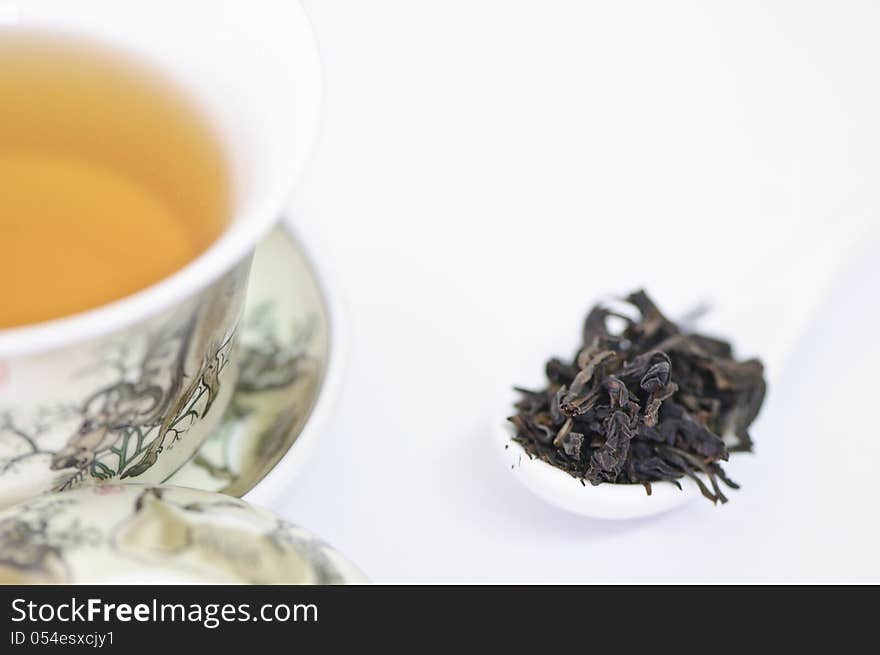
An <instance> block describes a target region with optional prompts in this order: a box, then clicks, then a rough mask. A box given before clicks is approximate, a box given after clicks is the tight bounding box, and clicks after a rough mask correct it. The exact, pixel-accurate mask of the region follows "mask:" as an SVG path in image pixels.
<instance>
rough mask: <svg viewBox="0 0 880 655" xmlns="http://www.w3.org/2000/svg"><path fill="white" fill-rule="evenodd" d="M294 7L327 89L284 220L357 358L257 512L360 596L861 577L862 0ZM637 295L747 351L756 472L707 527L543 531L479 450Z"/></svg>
mask: <svg viewBox="0 0 880 655" xmlns="http://www.w3.org/2000/svg"><path fill="white" fill-rule="evenodd" d="M305 5H306V7H307V9H308V11H309V13H310V14H311V16H312V18H313V21H314V26H315V31H316V33H317V36H318V40H319V42H320V46H321V49H322V55H323V59H324V65H325V73H326V91H327V95H326V116H325V124H324V131H323V136H322V139H321V141H320V143H319V145H318V148H317V152H316V155H315V159H314V161H313V163H312V166H311V168H310V171H309V173H308V175H307V177H306V178H305V179H304V180H303V182H302V184H301V186H300V189H299V191H298V194H297V199H296V212H297V216H296V219H295V221H296V224H297V226H298V228H299V229H300V230H301V231H302V232H303V233H304V235H305V237H306V239H307V241H309V242H310V243H320V244H321V245H320V247H318V250H319V251H320V257H321V261H319V262H318V264H319V266H320V267H322V268H324V269H326V270H327V271H328V272H330V273H332V278H333V279H334V281H335V284H337V285H338V290H339V291H340V292H341V293H342V295H343V296H344V297H345V299H346V301H347V314H348V315H347V326H346V327H347V329H348V333H349V336H350V340H349V344H348V346H349V347H348V366H347V370H346V373H345V380H344V383H343V385H342V389H341V393H340V396H339V399H338V402H337V404H336V408H335V412H334V414H333V416H332V418H331V420H330V421H329V422H328V423H327V424H326V431H325V434H324V435H323V437H322V439H323V441H322V444H321V446H320V447H319V448H318V449H317V450H316V452H315V453H314V455H313V457H312V460H311V461H310V464H309V466H308V467H307V470H306V471H305V472H304V473H303V474H302V475H301V476H300V477H298V478H297V479H296V480H294V481H292V483H291V487H290V490H289V492H288V494H287V496H286V497H285V498H284V499H283V500H282V501H281V502H280V503H279V505H278V508H279V509H280V510H281V511H282V513H283V514H284V515H285V516H287V517H289V518H291V519H293V520H296V521H298V522H300V523H302V524H303V525H305V526H307V527H308V528H310V529H312V530H314V531H315V532H317V533H318V534H320V535H322V536H324V537H325V538H326V539H327V540H329V541H330V542H331V543H333V544H334V545H336V546H337V547H338V548H339V549H340V550H341V551H342V552H344V553H346V554H347V555H349V556H350V557H351V558H352V560H353V561H355V562H356V563H357V564H359V565H360V566H361V567H362V568H363V570H364V571H365V572H366V573H367V575H368V576H370V577H371V578H372V579H373V580H374V581H376V582H389V583H393V582H654V581H666V582H674V581H686V582H704V581H705V582H712V581H737V582H739V581H742V582H753V581H768V580H771V581H778V580H788V581H873V582H880V558H878V557H877V556H876V554H877V552H880V527H878V510H877V504H876V498H877V493H878V492H877V490H878V489H880V481H878V474H877V467H878V465H880V428H878V427H877V424H876V422H877V420H878V416H880V415H878V412H877V400H876V397H877V391H876V389H877V385H878V384H880V373H878V370H880V347H878V345H877V344H876V340H877V338H878V337H877V329H876V328H875V326H876V325H877V324H878V321H880V310H878V306H877V305H878V303H877V298H878V297H880V275H878V271H880V264H878V261H877V257H876V255H875V252H876V249H877V247H878V246H880V230H878V229H877V226H878V224H880V221H878V215H880V196H878V191H877V180H878V173H880V121H878V120H877V117H878V116H880V88H878V80H880V41H878V40H877V38H876V35H877V34H878V32H880V9H878V8H877V7H876V6H875V5H874V3H870V2H849V3H837V2H830V1H829V2H818V3H810V5H809V7H808V6H806V5H804V4H803V3H798V2H793V1H792V2H765V1H754V2H752V1H748V2H738V3H728V2H664V3H657V2H650V1H647V0H646V1H643V2H614V3H599V2H582V1H579V0H569V1H567V2H563V1H543V0H542V1H541V2H538V1H537V0H533V1H522V2H502V1H501V0H498V1H489V0H482V1H474V0H467V1H464V0H460V1H459V0H446V1H444V2H411V1H407V0H396V1H392V0H376V1H374V2H359V1H357V0H348V1H344V0H310V1H308V2H306V3H305ZM640 285H644V286H645V287H646V288H647V289H648V290H649V291H650V292H651V293H652V294H653V295H654V296H655V297H656V299H657V300H658V302H659V303H660V304H661V306H663V307H665V308H667V309H668V312H669V313H670V315H672V316H676V315H680V314H681V313H683V312H684V311H686V310H687V309H688V308H690V307H691V306H692V305H694V304H696V303H698V302H700V301H702V300H708V301H710V302H711V303H712V305H713V307H714V309H715V311H714V313H713V314H712V315H710V317H709V318H708V319H707V324H708V327H710V328H714V329H717V330H718V331H721V332H723V333H725V334H727V335H729V336H731V337H732V338H733V339H734V340H735V341H736V343H737V344H738V345H741V346H742V352H743V354H757V355H760V356H762V357H763V358H765V360H766V361H767V363H768V375H769V379H770V385H771V388H770V394H769V396H768V398H767V401H766V404H765V407H764V410H763V412H762V414H761V416H760V418H759V420H758V421H757V423H756V424H755V425H754V429H753V436H754V438H755V440H756V442H757V447H756V454H755V455H753V456H748V455H745V456H735V457H733V458H732V460H731V462H730V464H729V466H728V467H727V470H728V472H729V473H730V475H731V476H732V477H733V478H735V479H736V480H738V481H739V482H740V483H741V484H742V486H743V488H742V490H741V491H739V492H731V494H730V498H731V501H730V502H729V503H728V504H727V505H726V506H723V507H713V506H712V505H711V504H710V503H708V502H706V501H702V500H698V501H695V502H693V503H691V504H690V505H688V506H686V507H684V508H683V509H681V510H678V511H675V512H672V513H670V514H667V515H664V516H659V517H654V518H650V519H644V520H632V521H623V522H607V521H598V520H589V519H583V518H579V517H576V516H573V515H568V514H566V513H563V512H562V511H560V510H557V509H553V508H552V507H550V506H548V505H545V504H544V503H543V502H542V501H540V500H538V499H537V498H535V497H533V496H531V495H530V494H529V493H528V492H527V491H526V490H525V489H524V488H522V487H520V486H519V484H518V482H517V481H516V480H515V479H514V478H513V477H512V476H511V475H510V474H509V472H507V471H506V470H505V469H504V467H503V466H502V465H501V463H500V462H499V460H498V459H497V457H496V456H495V455H496V454H495V453H494V452H493V450H492V446H491V439H490V431H491V430H493V429H494V426H495V425H497V424H498V422H499V421H501V420H502V419H503V417H504V413H505V412H506V411H507V406H506V403H507V400H508V398H509V388H510V386H511V385H513V384H527V385H528V384H536V383H538V382H539V381H540V376H541V371H542V364H543V361H544V360H545V359H546V358H547V357H548V356H549V355H551V354H560V355H565V356H569V355H571V354H572V352H573V350H574V348H575V346H576V339H577V335H578V332H579V329H580V321H581V319H582V317H583V315H584V314H585V312H586V310H587V309H588V307H589V306H590V305H591V304H592V303H593V302H595V301H596V300H598V299H599V298H601V297H603V296H607V295H608V294H621V293H624V292H627V291H629V290H630V289H632V288H634V287H636V286H640ZM585 492H586V493H588V492H589V489H585Z"/></svg>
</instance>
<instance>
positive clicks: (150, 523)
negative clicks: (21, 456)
mask: <svg viewBox="0 0 880 655" xmlns="http://www.w3.org/2000/svg"><path fill="white" fill-rule="evenodd" d="M363 582H366V579H365V578H364V576H363V574H362V573H361V572H360V571H359V570H358V569H357V568H356V567H355V566H354V565H353V564H351V563H350V562H349V561H348V560H346V559H345V558H344V557H342V556H341V555H340V554H339V553H338V552H336V551H335V550H334V549H333V548H331V547H330V546H328V545H327V544H326V543H324V542H323V541H322V540H320V539H319V538H317V537H316V536H315V535H313V534H312V533H310V532H308V531H307V530H304V529H302V528H300V527H298V526H296V525H293V524H291V523H288V522H287V521H285V520H283V519H281V518H279V517H277V516H275V515H274V514H272V513H270V512H268V511H266V510H263V509H260V508H257V507H255V506H253V505H250V504H248V503H246V502H245V501H243V500H240V499H238V498H232V497H229V496H224V495H222V494H218V493H213V492H208V491H200V490H196V489H189V488H185V487H173V486H168V485H159V486H156V485H142V484H107V485H98V486H83V487H80V488H77V489H73V490H70V491H65V492H62V493H53V494H47V495H43V496H39V497H37V498H33V499H30V500H27V501H25V502H22V503H20V504H18V505H15V506H13V507H10V508H8V509H6V510H3V511H2V512H0V583H3V584H34V583H76V584H95V583H98V584H100V583H110V584H114V583H129V584H130V583H150V584H177V583H226V584H235V583H242V584H347V583H363Z"/></svg>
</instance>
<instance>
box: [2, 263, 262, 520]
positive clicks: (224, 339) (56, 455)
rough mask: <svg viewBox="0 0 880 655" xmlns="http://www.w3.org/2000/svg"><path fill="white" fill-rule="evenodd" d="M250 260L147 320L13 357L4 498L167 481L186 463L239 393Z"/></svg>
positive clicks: (5, 422) (5, 419)
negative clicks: (239, 339)
mask: <svg viewBox="0 0 880 655" xmlns="http://www.w3.org/2000/svg"><path fill="white" fill-rule="evenodd" d="M249 266H250V261H247V262H245V263H242V264H239V265H238V266H237V267H235V268H234V269H233V270H232V271H230V272H229V273H227V274H226V275H225V276H224V277H222V278H221V279H220V280H218V281H217V282H215V283H214V284H213V285H212V286H211V287H209V288H208V289H207V290H205V291H204V292H202V293H200V294H198V295H197V296H196V297H194V298H191V299H189V300H187V301H184V302H183V303H180V304H179V305H178V306H176V307H174V308H172V309H171V310H169V311H167V312H165V313H164V314H163V315H162V316H159V317H156V318H153V319H150V320H148V321H146V322H144V323H143V324H138V325H134V326H131V327H128V328H123V329H121V330H120V331H118V332H117V333H113V334H110V335H107V336H105V337H102V338H99V339H96V340H93V341H91V342H87V343H83V344H79V345H77V346H74V347H70V346H68V347H65V348H63V349H60V350H58V351H54V352H49V353H40V354H38V355H34V356H30V357H22V358H19V359H12V360H9V361H7V363H6V366H7V376H8V377H9V382H8V383H7V384H6V385H5V386H4V387H2V388H0V507H3V506H7V505H9V504H11V503H14V502H17V501H19V500H22V499H25V498H29V497H32V496H34V495H37V494H40V493H45V492H47V491H60V490H66V489H70V488H72V487H75V486H78V485H80V484H84V483H94V482H106V481H109V480H121V479H128V480H138V481H143V482H161V481H163V480H165V479H166V478H168V477H169V476H170V475H171V474H172V473H173V472H174V471H175V470H177V469H178V468H179V467H180V466H181V465H182V464H184V463H185V462H186V461H187V460H188V459H189V458H190V457H191V456H192V454H193V452H195V450H196V449H197V448H198V446H199V445H200V444H201V442H202V441H203V440H204V439H205V438H206V437H207V436H208V434H209V433H210V432H211V430H212V429H213V428H214V427H216V425H217V423H218V422H219V420H220V416H221V415H222V413H223V409H224V408H225V406H226V404H227V403H228V402H229V398H230V397H231V395H232V388H233V387H234V383H235V377H236V373H237V371H236V364H235V350H236V326H237V323H238V320H239V317H240V315H241V309H242V305H243V298H244V293H245V289H246V286H247V273H248V269H249Z"/></svg>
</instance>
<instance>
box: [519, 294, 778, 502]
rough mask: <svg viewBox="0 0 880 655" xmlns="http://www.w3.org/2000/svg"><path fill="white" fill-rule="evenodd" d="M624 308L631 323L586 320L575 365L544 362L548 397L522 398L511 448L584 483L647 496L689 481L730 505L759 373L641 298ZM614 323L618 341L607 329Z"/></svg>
mask: <svg viewBox="0 0 880 655" xmlns="http://www.w3.org/2000/svg"><path fill="white" fill-rule="evenodd" d="M626 302H627V303H629V304H630V305H631V306H632V307H634V309H635V310H636V311H634V312H633V316H626V315H624V314H622V313H620V312H615V311H613V310H612V309H610V308H608V307H606V306H602V305H597V306H596V307H594V308H593V309H592V310H591V311H590V313H589V314H588V315H587V318H586V321H585V322H584V328H583V345H582V346H581V348H580V349H579V350H578V352H577V354H576V356H575V357H574V360H573V361H571V362H565V361H562V360H559V359H551V360H550V361H548V362H547V364H546V374H547V380H548V386H547V388H546V389H543V390H541V391H528V390H525V389H517V391H518V392H519V393H520V394H521V399H520V400H519V402H518V403H516V409H517V410H518V413H517V414H516V415H515V416H513V417H511V418H510V421H512V422H513V424H514V426H515V428H516V435H515V437H514V440H515V441H517V442H518V443H519V444H521V445H522V447H523V448H524V449H525V450H526V452H527V453H528V454H529V455H530V456H533V457H538V458H540V459H542V460H544V461H545V462H548V463H550V464H552V465H553V466H556V467H558V468H560V469H562V470H563V471H566V472H568V473H570V474H571V475H572V476H574V477H576V478H578V479H580V480H581V481H582V482H584V481H589V482H590V483H592V484H594V485H598V484H601V483H603V482H612V483H618V484H643V485H644V486H645V489H646V490H647V492H648V494H649V495H650V493H651V483H652V482H659V481H670V482H673V483H675V484H676V485H678V486H679V488H680V487H681V484H680V483H679V480H680V479H681V478H683V477H685V476H686V477H688V478H691V479H692V480H694V481H695V482H696V484H697V485H698V486H699V488H700V490H701V491H702V493H703V495H704V496H705V497H706V498H708V499H709V500H711V501H712V502H713V503H714V502H718V501H720V502H722V503H724V502H727V498H726V497H725V495H724V494H723V493H722V491H721V487H720V485H719V481H721V482H723V483H724V484H726V485H727V486H729V487H731V488H733V489H737V488H738V486H737V484H736V483H734V482H733V481H732V480H730V479H729V478H728V477H727V475H726V474H725V473H724V470H723V469H722V468H721V464H720V462H722V461H726V460H727V458H728V453H730V452H736V451H750V450H751V449H752V439H751V438H750V436H749V433H748V428H749V426H750V425H751V423H752V421H753V420H754V419H755V417H756V416H757V414H758V411H759V410H760V408H761V403H762V402H763V400H764V392H765V390H766V383H765V381H764V367H763V365H762V364H761V362H760V361H758V360H756V359H750V360H747V361H737V360H735V359H734V357H733V349H732V348H731V346H730V344H729V343H727V342H725V341H722V340H720V339H716V338H713V337H708V336H704V335H700V334H693V333H686V332H685V331H683V330H682V329H680V328H679V326H678V325H676V324H675V323H673V322H672V321H670V320H669V319H667V318H666V317H665V316H664V315H663V314H662V313H661V312H660V310H659V309H658V308H657V305H655V304H654V302H653V301H652V300H651V299H650V298H649V297H648V296H647V294H646V293H645V292H644V291H637V292H635V293H632V294H630V295H629V296H627V298H626ZM636 313H637V314H638V315H639V318H634V316H635V314H636ZM611 317H616V318H617V321H618V323H619V324H621V325H622V326H623V327H622V329H621V330H619V331H618V333H612V332H611V331H609V329H608V324H609V323H610V322H613V319H611ZM621 321H622V323H620V322H621Z"/></svg>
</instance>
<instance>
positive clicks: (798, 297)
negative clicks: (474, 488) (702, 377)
mask: <svg viewBox="0 0 880 655" xmlns="http://www.w3.org/2000/svg"><path fill="white" fill-rule="evenodd" d="M869 225H870V223H869V222H865V221H856V220H854V221H852V223H851V224H849V225H846V226H843V225H838V228H841V229H842V228H844V227H846V228H847V229H846V235H844V236H842V235H841V229H838V231H837V232H836V233H835V237H836V238H835V239H833V240H832V239H827V238H826V239H823V237H822V235H821V234H820V233H813V234H812V235H806V234H802V235H800V236H799V238H798V239H797V242H796V243H789V244H786V245H785V248H784V250H785V251H786V252H788V253H789V254H790V257H788V258H781V259H776V260H774V261H772V262H768V263H767V264H766V266H764V267H762V268H761V270H757V269H755V270H753V271H749V274H748V275H747V276H746V278H745V279H744V280H743V281H742V284H741V288H740V289H739V290H740V293H738V294H736V295H735V296H732V297H731V298H730V300H729V302H727V303H726V304H724V305H721V306H713V307H712V308H711V312H710V313H709V315H708V316H707V319H709V320H708V321H706V322H708V323H709V329H708V330H707V332H708V333H710V334H711V333H715V334H719V335H721V336H728V337H730V338H731V339H732V340H733V342H734V344H736V343H737V342H738V341H739V340H740V338H741V337H745V341H746V342H747V343H749V344H754V345H755V346H758V347H759V348H760V352H759V353H758V354H759V356H760V357H761V359H762V360H763V361H764V363H765V366H766V370H767V378H768V380H769V382H770V385H771V387H772V383H773V378H774V377H775V375H776V374H777V371H778V369H779V368H781V366H782V364H783V362H784V360H785V358H786V357H787V356H788V354H789V352H790V351H791V349H792V348H793V347H794V345H795V343H796V342H797V337H798V336H799V335H800V334H801V333H802V332H803V330H804V328H805V327H806V325H807V323H808V321H809V320H810V319H811V318H812V315H813V312H814V310H815V308H816V306H818V305H819V303H821V302H822V300H823V299H824V296H825V295H826V293H827V291H828V289H829V288H830V286H831V285H832V284H833V282H834V280H835V277H836V273H837V271H838V269H839V267H840V265H841V264H842V263H843V261H844V260H845V257H846V255H847V253H848V252H849V249H850V247H851V246H852V245H853V244H854V243H855V242H856V241H857V239H858V237H859V235H860V234H863V233H864V232H865V230H866V229H868V227H869ZM661 300H662V299H661ZM780 308H781V309H780ZM765 316H772V317H773V323H774V325H773V327H772V329H769V330H768V328H767V325H766V324H762V321H756V320H754V317H765ZM750 317H751V318H750ZM697 327H698V329H700V330H703V329H704V327H705V322H704V321H703V320H701V321H699V324H698V326H697ZM515 400H516V398H515V397H514V396H511V398H510V401H509V402H508V404H507V406H506V407H504V408H503V410H502V411H501V412H500V413H499V414H496V417H495V422H494V423H493V427H492V430H491V433H492V439H493V444H492V446H493V447H494V448H495V450H496V451H497V452H498V453H499V455H500V457H501V459H502V461H503V462H504V464H505V467H506V468H507V470H508V471H510V472H511V473H512V474H513V475H514V477H515V478H516V479H517V480H519V481H520V482H521V483H522V484H523V485H525V487H526V488H527V489H529V491H531V492H532V493H534V494H535V495H536V496H539V497H540V498H542V499H543V500H545V501H546V502H548V503H550V504H551V505H554V506H556V507H559V508H560V509H564V510H566V511H569V512H572V513H574V514H579V515H581V516H587V517H592V518H601V519H633V518H640V517H645V516H652V515H656V514H662V513H664V512H668V511H669V510H672V509H674V508H676V507H680V506H682V505H684V504H685V503H688V502H690V501H691V500H694V499H697V498H701V497H702V495H701V493H700V490H699V487H698V486H697V485H696V483H695V482H694V481H693V480H691V479H689V478H682V479H681V480H680V481H679V482H680V484H681V487H682V488H681V489H679V488H678V487H676V486H675V485H674V484H672V483H670V482H658V483H654V484H652V492H651V495H650V496H649V495H648V494H647V492H646V490H645V488H644V487H643V486H642V485H639V484H600V485H598V486H592V485H590V484H589V483H587V484H586V486H585V485H584V484H582V483H581V482H580V481H579V480H577V479H576V478H574V477H572V476H571V475H569V474H568V473H566V472H565V471H562V470H561V469H558V468H556V467H555V466H552V465H550V464H548V463H546V462H544V461H542V460H540V459H537V458H534V459H533V458H531V457H529V455H528V454H527V453H526V451H525V450H524V449H523V448H522V446H520V445H519V444H518V443H516V442H515V441H513V439H512V437H513V436H514V428H513V425H512V424H511V423H510V422H509V421H507V420H506V418H507V417H508V416H511V415H512V414H514V413H515V410H514V407H513V403H514V402H515ZM731 459H732V461H731V463H730V465H728V466H726V467H725V468H726V470H731V469H734V468H735V461H734V458H731ZM733 477H734V478H735V477H736V476H735V473H734V474H733Z"/></svg>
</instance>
